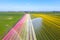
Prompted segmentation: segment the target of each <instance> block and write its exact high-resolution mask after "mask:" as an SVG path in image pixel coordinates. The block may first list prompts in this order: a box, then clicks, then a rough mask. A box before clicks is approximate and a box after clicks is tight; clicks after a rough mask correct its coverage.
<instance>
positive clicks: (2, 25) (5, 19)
mask: <svg viewBox="0 0 60 40" xmlns="http://www.w3.org/2000/svg"><path fill="white" fill-rule="evenodd" d="M23 15H24V14H21V13H20V14H18V13H16V14H14V13H11V14H9V13H0V40H2V38H3V37H4V36H5V35H6V34H7V33H8V32H9V30H10V29H11V28H12V27H13V26H14V25H15V24H16V23H17V21H18V20H19V19H20V18H22V16H23Z"/></svg>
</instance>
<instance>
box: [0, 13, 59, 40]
mask: <svg viewBox="0 0 60 40" xmlns="http://www.w3.org/2000/svg"><path fill="white" fill-rule="evenodd" d="M30 15H31V18H32V19H34V18H42V26H41V28H38V29H37V30H36V29H34V30H35V34H36V38H37V40H60V13H53V12H47V13H44V12H41V13H40V12H30ZM23 16H24V13H23V12H0V40H1V39H2V38H3V37H4V36H5V35H6V34H7V33H8V32H9V31H10V30H11V29H12V28H13V26H14V25H15V24H16V23H17V22H18V20H19V19H21V18H22V17H23Z"/></svg>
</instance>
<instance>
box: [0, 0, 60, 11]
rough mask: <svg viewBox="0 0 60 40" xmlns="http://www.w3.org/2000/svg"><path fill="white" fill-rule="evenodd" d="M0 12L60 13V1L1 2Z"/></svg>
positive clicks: (4, 0)
mask: <svg viewBox="0 0 60 40" xmlns="http://www.w3.org/2000/svg"><path fill="white" fill-rule="evenodd" d="M0 11H60V0H0Z"/></svg>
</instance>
